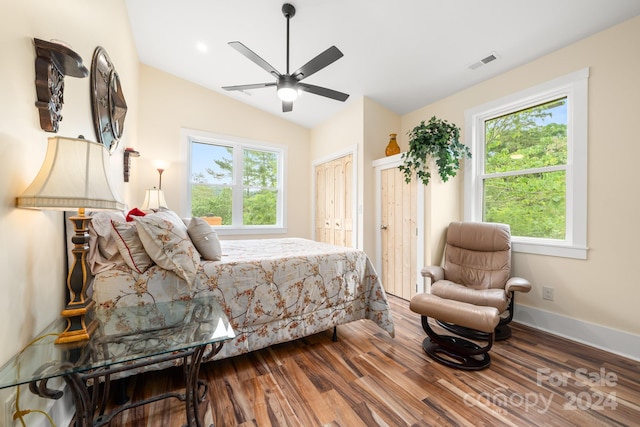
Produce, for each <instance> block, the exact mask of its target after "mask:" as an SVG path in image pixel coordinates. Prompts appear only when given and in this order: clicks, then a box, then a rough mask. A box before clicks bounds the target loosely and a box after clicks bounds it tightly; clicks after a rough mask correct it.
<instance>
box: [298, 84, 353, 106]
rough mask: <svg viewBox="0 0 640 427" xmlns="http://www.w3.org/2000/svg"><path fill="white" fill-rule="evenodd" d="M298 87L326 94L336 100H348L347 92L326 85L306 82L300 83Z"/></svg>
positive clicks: (317, 93) (310, 91)
mask: <svg viewBox="0 0 640 427" xmlns="http://www.w3.org/2000/svg"><path fill="white" fill-rule="evenodd" d="M298 87H299V88H300V89H301V90H304V91H305V92H309V93H313V94H316V95H320V96H326V97H327V98H331V99H335V100H336V101H342V102H344V101H346V100H347V98H349V95H347V94H346V93H342V92H338V91H337V90H333V89H327V88H326V87H320V86H314V85H310V84H306V83H298Z"/></svg>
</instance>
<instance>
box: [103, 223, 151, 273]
mask: <svg viewBox="0 0 640 427" xmlns="http://www.w3.org/2000/svg"><path fill="white" fill-rule="evenodd" d="M111 235H112V236H113V238H114V240H115V241H116V245H117V246H118V251H119V252H120V255H122V258H124V262H125V263H127V265H128V266H129V267H130V268H131V269H133V270H134V271H137V272H138V273H140V274H142V273H144V272H145V271H147V269H148V268H149V267H151V266H152V265H153V261H152V260H151V258H150V257H149V255H148V254H147V252H145V250H144V246H143V245H142V241H141V240H140V237H139V236H138V229H137V228H136V225H135V224H134V223H133V222H116V221H111Z"/></svg>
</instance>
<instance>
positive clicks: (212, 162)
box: [191, 142, 233, 185]
mask: <svg viewBox="0 0 640 427" xmlns="http://www.w3.org/2000/svg"><path fill="white" fill-rule="evenodd" d="M191 182H193V183H199V184H217V185H231V184H233V147H227V146H224V145H212V144H202V143H199V142H193V143H192V144H191Z"/></svg>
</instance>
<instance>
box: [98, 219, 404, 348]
mask: <svg viewBox="0 0 640 427" xmlns="http://www.w3.org/2000/svg"><path fill="white" fill-rule="evenodd" d="M158 216H160V218H161V219H160V220H158V219H157V217H158ZM144 218H145V219H140V218H135V219H134V220H133V221H129V222H126V221H125V219H124V215H122V214H120V213H100V214H97V215H95V216H94V218H93V221H92V225H91V227H90V236H91V249H90V254H89V264H90V267H91V269H92V271H93V272H94V274H95V278H94V282H93V299H94V300H95V301H96V303H97V310H98V311H99V312H100V313H101V315H102V316H107V317H108V316H109V314H110V313H111V312H115V310H116V308H117V307H122V306H124V305H128V306H130V305H145V304H149V303H153V302H164V301H173V300H177V299H190V298H194V297H197V296H199V295H205V294H213V295H215V296H216V298H217V300H218V301H219V303H220V304H221V306H222V307H223V309H224V310H225V312H226V314H227V316H228V317H229V320H230V323H231V326H232V327H233V329H234V332H235V334H236V337H235V338H234V339H233V340H231V341H229V342H227V343H226V344H225V345H224V346H223V348H222V351H220V352H219V353H218V354H217V355H215V356H214V357H213V360H217V359H222V358H226V357H230V356H235V355H238V354H242V353H247V352H250V351H253V350H257V349H261V348H264V347H267V346H270V345H273V344H277V343H282V342H286V341H291V340H295V339H298V338H301V337H305V336H308V335H311V334H315V333H318V332H321V331H325V330H328V329H332V328H334V327H335V326H337V325H340V324H344V323H348V322H352V321H356V320H363V319H368V320H371V321H373V322H375V323H376V324H377V325H378V326H379V327H380V328H381V329H383V330H384V331H386V332H387V333H389V334H390V335H391V336H393V335H394V325H393V320H392V316H391V311H390V307H389V304H388V302H387V298H386V294H385V291H384V289H383V287H382V284H381V282H380V280H379V278H378V276H377V274H376V272H375V270H374V268H373V266H372V264H371V261H370V260H369V258H368V257H367V255H366V254H365V253H364V252H363V251H361V250H357V249H351V248H344V247H338V246H333V245H328V244H324V243H319V242H315V241H311V240H306V239H300V238H281V239H256V240H218V239H217V236H215V232H214V231H213V230H212V229H211V227H210V226H209V225H208V224H207V226H206V227H205V228H204V229H203V230H205V231H204V232H205V233H206V235H207V236H208V237H209V238H208V239H206V240H207V241H209V240H214V238H215V241H216V244H217V245H218V246H216V249H217V250H216V251H214V253H213V254H211V253H209V252H208V251H207V250H206V249H203V248H201V247H200V246H199V245H195V244H194V243H196V242H198V241H199V240H200V239H201V238H202V236H201V235H198V236H196V235H195V233H192V232H191V229H192V228H193V227H191V225H193V224H190V223H189V222H188V221H186V222H185V221H183V220H181V219H179V218H178V219H177V220H176V218H177V215H175V214H174V213H170V214H168V213H162V212H161V213H158V214H154V215H150V216H146V217H144ZM178 220H179V221H180V222H178ZM153 221H155V222H156V223H158V222H160V223H162V224H163V225H162V226H160V227H156V228H153V227H151V228H147V231H148V233H145V231H144V230H145V227H146V225H149V223H153ZM145 224H146V225H145ZM118 227H120V231H118V230H117V228H118ZM201 229H202V228H201ZM113 230H116V231H115V232H114V231H113ZM132 230H133V231H132ZM136 232H140V233H139V235H138V236H137V239H138V240H140V242H138V241H137V240H136V239H135V238H130V239H128V240H127V239H124V237H123V236H125V235H126V234H127V233H129V235H132V234H136ZM212 232H213V233H214V234H211V233H212ZM119 233H121V234H122V236H121V235H120V234H119ZM176 236H177V237H176ZM185 236H186V238H185ZM125 237H126V236H125ZM114 239H115V243H116V244H115V245H114ZM171 239H174V240H175V241H177V242H178V245H177V246H170V245H168V244H167V241H168V240H171ZM123 242H124V243H125V244H124V246H123ZM159 242H160V246H162V249H161V250H159V249H158V247H157V246H156V247H155V248H154V247H153V246H154V245H158V243H159ZM140 243H142V244H141V245H140ZM118 244H120V245H119V246H118ZM136 244H137V245H138V247H135V245H136ZM192 244H194V245H193V248H192V246H190V245H192ZM123 247H124V249H123ZM167 248H169V250H168V249H167ZM196 248H199V249H201V250H196ZM194 251H195V253H194ZM161 252H162V253H163V254H164V255H167V254H169V258H173V259H172V260H171V261H172V262H167V260H166V259H161V258H162V257H161V256H160V257H159V255H158V254H159V253H161ZM203 254H207V257H206V258H209V259H203ZM143 255H149V256H148V258H149V259H147V258H144V257H143ZM136 256H138V259H135V257H136ZM142 258H144V259H142ZM165 258H166V257H165ZM141 266H142V267H143V268H140V267H141ZM145 321H148V322H156V323H157V322H160V323H161V322H162V319H161V318H157V317H156V318H154V319H147V320H145ZM110 324H111V325H115V326H113V327H114V328H115V329H116V330H114V331H113V332H114V333H122V332H126V331H127V330H130V329H131V328H133V327H140V319H118V321H117V322H110Z"/></svg>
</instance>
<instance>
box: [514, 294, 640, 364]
mask: <svg viewBox="0 0 640 427" xmlns="http://www.w3.org/2000/svg"><path fill="white" fill-rule="evenodd" d="M513 321H514V322H518V323H522V324H523V325H527V326H531V327H532V328H536V329H540V330H542V331H545V332H549V333H551V334H554V335H558V336H561V337H563V338H567V339H570V340H572V341H576V342H579V343H582V344H586V345H590V346H592V347H596V348H599V349H601V350H605V351H608V352H610V353H614V354H617V355H620V356H623V357H628V358H629V359H633V360H636V361H640V335H635V334H632V333H629V332H624V331H619V330H617V329H612V328H607V327H605V326H600V325H596V324H593V323H589V322H585V321H582V320H576V319H572V318H570V317H566V316H561V315H559V314H555V313H551V312H548V311H544V310H540V309H538V308H533V307H527V306H522V305H518V304H516V307H515V309H514V316H513Z"/></svg>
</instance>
